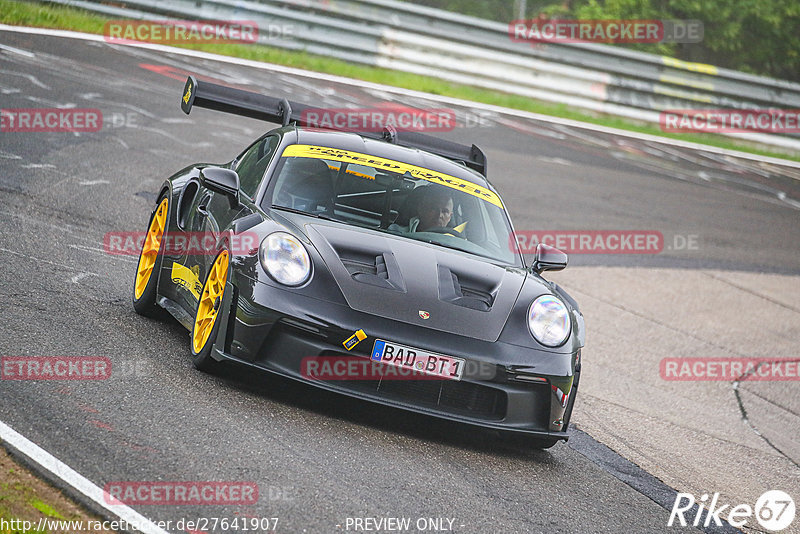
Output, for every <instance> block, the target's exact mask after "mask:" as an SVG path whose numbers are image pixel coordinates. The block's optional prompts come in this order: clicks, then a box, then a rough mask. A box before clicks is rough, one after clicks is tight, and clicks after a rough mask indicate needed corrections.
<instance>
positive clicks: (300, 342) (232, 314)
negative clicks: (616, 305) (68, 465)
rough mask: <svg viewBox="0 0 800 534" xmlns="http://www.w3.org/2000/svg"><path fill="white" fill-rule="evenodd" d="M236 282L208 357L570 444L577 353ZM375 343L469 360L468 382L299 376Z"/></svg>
mask: <svg viewBox="0 0 800 534" xmlns="http://www.w3.org/2000/svg"><path fill="white" fill-rule="evenodd" d="M240 281H241V282H244V289H243V290H242V291H239V290H238V289H237V288H235V287H234V285H229V288H228V291H226V298H225V302H223V310H225V311H226V315H227V317H222V319H223V323H222V325H221V328H220V331H219V334H218V337H217V342H216V344H215V346H214V351H213V356H214V358H215V359H217V360H231V361H235V362H238V363H240V364H244V365H248V366H252V367H256V368H258V369H262V370H266V371H270V372H273V373H276V374H279V375H282V376H285V377H288V378H292V379H295V380H299V381H301V382H304V383H307V384H311V385H314V386H316V387H320V388H323V389H326V390H329V391H335V392H338V393H342V394H345V395H349V396H352V397H357V398H361V399H365V400H369V401H372V402H376V403H380V404H383V405H387V406H392V407H396V408H402V409H406V410H410V411H414V412H417V413H422V414H427V415H430V416H434V417H440V418H445V419H448V420H451V421H458V422H461V423H466V424H471V425H477V426H480V427H484V428H490V429H495V430H500V431H513V432H516V433H522V434H528V435H531V436H534V437H540V438H549V439H560V440H565V441H566V440H567V439H568V435H567V433H566V427H567V422H568V420H569V413H568V412H569V410H571V408H572V405H573V403H574V396H575V395H576V393H577V387H576V386H577V381H576V380H575V379H576V373H575V369H576V368H578V369H579V357H580V351H577V352H576V353H575V354H559V353H553V352H546V351H538V350H536V349H530V348H526V347H519V346H516V345H511V344H508V343H502V342H494V343H490V342H484V341H480V340H475V339H470V338H466V337H464V336H458V335H454V334H447V333H442V332H437V331H433V330H431V329H429V328H423V327H420V326H416V325H411V324H406V323H400V322H397V321H389V320H387V319H384V318H382V317H376V316H372V315H369V314H365V313H361V312H356V311H354V310H352V309H351V308H349V307H348V306H344V305H341V304H337V303H332V302H328V301H323V300H318V299H314V298H310V297H307V296H303V295H298V294H297V293H294V292H292V291H289V290H284V289H279V288H276V287H272V286H268V285H265V284H263V283H253V282H254V281H252V280H250V279H246V280H240ZM248 281H249V282H248ZM237 287H242V285H238V286H237ZM266 303H269V305H266ZM357 330H363V331H364V332H365V333H366V334H367V338H366V339H364V340H363V341H361V342H360V343H358V344H357V345H356V346H355V347H354V348H352V350H350V351H347V350H346V349H345V347H344V346H343V345H342V343H343V342H344V341H345V340H346V339H348V338H349V337H351V336H352V335H353V333H354V332H355V331H357ZM376 339H384V340H388V341H392V342H395V343H399V344H403V345H409V346H412V347H417V348H420V349H424V350H428V351H430V352H434V353H439V354H446V355H449V356H453V357H458V358H463V359H465V360H466V361H467V366H466V369H465V372H464V376H463V377H462V380H460V381H454V380H413V379H404V380H390V379H387V378H383V379H377V380H361V379H359V380H316V379H313V378H310V377H308V376H306V375H305V374H304V373H303V369H302V365H301V362H302V360H303V359H304V358H309V357H312V358H317V359H320V361H322V359H325V358H334V359H335V358H340V357H361V358H364V359H365V360H369V358H370V352H371V349H372V347H373V344H374V342H375V340H376ZM470 364H474V365H470ZM470 369H474V370H476V371H474V372H473V371H470ZM487 370H488V372H487Z"/></svg>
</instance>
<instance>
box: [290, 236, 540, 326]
mask: <svg viewBox="0 0 800 534" xmlns="http://www.w3.org/2000/svg"><path fill="white" fill-rule="evenodd" d="M305 233H306V235H307V236H308V238H309V239H310V240H311V242H312V243H313V244H314V247H315V248H316V249H317V250H318V251H319V253H320V255H321V256H322V259H323V260H324V261H325V263H326V264H327V266H328V269H329V270H330V272H331V274H332V275H333V277H334V279H335V280H336V283H337V284H338V285H339V288H340V289H341V291H342V294H343V295H344V298H345V299H346V300H347V303H348V305H349V306H350V307H351V308H352V309H354V310H357V311H360V312H364V313H369V314H372V315H378V316H382V317H386V318H387V319H392V320H395V321H401V322H404V323H409V324H414V325H419V326H422V327H426V328H432V329H434V330H439V331H442V332H449V333H452V334H458V335H463V336H469V337H472V338H476V339H480V340H483V341H497V338H498V337H499V336H500V332H502V330H503V327H504V326H505V323H506V320H507V319H508V315H509V313H510V312H511V309H512V307H513V306H514V303H515V302H516V299H517V296H518V295H519V292H520V289H521V288H522V284H523V282H524V281H525V273H524V271H522V270H521V269H517V268H514V267H500V266H497V265H493V264H491V263H489V262H488V261H482V260H480V259H472V258H470V257H469V256H466V255H464V254H459V253H457V252H453V251H450V250H448V249H445V248H441V247H436V246H435V245H426V244H423V243H420V242H416V241H413V240H410V239H405V238H400V237H393V236H383V235H379V234H377V233H376V232H371V231H368V230H363V229H360V228H354V227H345V226H341V225H337V224H326V223H323V222H314V223H308V224H305Z"/></svg>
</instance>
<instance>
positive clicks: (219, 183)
mask: <svg viewBox="0 0 800 534" xmlns="http://www.w3.org/2000/svg"><path fill="white" fill-rule="evenodd" d="M200 181H201V182H202V184H203V185H204V186H205V187H207V188H208V189H210V190H211V191H214V192H215V193H220V194H221V195H225V196H226V197H228V202H229V203H230V205H231V209H236V208H238V207H239V175H238V174H236V171H233V170H231V169H223V168H221V167H206V168H205V169H202V170H201V171H200Z"/></svg>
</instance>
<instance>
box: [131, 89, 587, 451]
mask: <svg viewBox="0 0 800 534" xmlns="http://www.w3.org/2000/svg"><path fill="white" fill-rule="evenodd" d="M181 105H182V108H183V110H184V112H186V113H189V111H190V110H191V109H192V107H193V106H200V107H206V108H209V109H216V110H219V111H226V112H229V113H236V114H240V115H244V116H248V117H253V118H260V119H264V120H267V121H270V122H274V123H278V124H283V126H282V127H280V128H277V129H274V130H272V131H270V132H268V133H267V134H265V135H263V136H262V137H260V138H259V139H258V140H256V141H255V142H254V143H253V144H252V145H250V146H249V147H248V148H247V149H245V150H244V151H243V152H242V153H241V154H240V155H239V156H238V157H237V158H236V159H234V160H233V161H232V162H230V163H226V164H223V165H209V164H198V165H193V166H190V167H187V168H185V169H183V170H182V171H180V172H178V173H177V174H175V175H174V176H172V177H171V178H169V179H168V180H166V181H165V182H164V184H163V186H162V187H161V190H160V191H159V193H158V201H157V204H156V208H155V210H154V211H153V214H152V216H151V221H150V224H149V228H148V231H147V237H146V240H145V242H144V246H143V248H142V252H141V255H140V258H139V264H138V269H137V273H136V280H135V284H134V290H133V305H134V308H135V309H136V311H137V312H138V313H140V314H143V315H150V316H155V315H157V313H158V312H159V311H160V310H161V309H162V308H163V309H166V310H167V311H168V312H169V313H170V314H172V315H173V316H174V317H175V318H176V319H177V320H178V321H180V322H181V323H182V324H183V325H184V326H185V327H186V328H187V329H189V330H190V331H191V333H192V334H191V345H192V347H191V350H192V358H193V361H194V364H195V366H196V367H197V368H199V369H201V370H211V369H212V368H213V367H214V366H215V365H216V363H217V362H218V361H223V360H230V361H234V362H238V363H239V364H243V365H248V366H252V367H256V368H258V369H263V370H266V371H270V372H273V373H277V374H280V375H283V376H286V377H290V378H293V379H297V380H301V381H303V382H306V383H309V384H313V385H315V386H318V387H322V388H325V389H329V390H333V391H337V392H340V393H344V394H347V395H352V396H355V397H358V398H362V399H365V400H370V401H373V402H378V403H382V404H386V405H389V406H395V407H400V408H404V409H408V410H413V411H415V412H420V413H423V414H428V415H431V416H435V417H441V418H446V419H450V420H454V421H459V422H463V423H468V424H472V425H478V426H481V427H486V428H491V429H496V430H500V431H513V432H516V433H520V434H525V435H527V436H529V437H530V438H533V441H534V443H535V445H536V446H538V447H550V446H552V445H553V444H555V443H556V442H557V441H558V440H566V439H567V433H566V430H567V426H568V424H569V418H570V414H571V413H572V408H573V405H574V402H575V396H576V392H577V387H578V380H579V376H580V368H581V364H580V353H581V347H582V346H583V344H584V336H585V328H584V323H583V317H582V315H581V314H580V312H579V311H578V306H577V304H576V303H575V301H574V300H573V299H572V298H570V297H569V296H568V295H567V294H566V293H565V292H564V291H563V290H562V289H561V288H559V287H558V286H557V285H555V284H553V283H551V282H548V281H546V280H544V279H543V278H542V277H541V276H540V273H541V272H542V271H545V270H558V269H563V268H564V267H565V266H566V264H567V256H566V255H565V254H563V253H562V252H560V251H558V250H557V249H553V248H551V247H547V246H544V245H539V246H538V248H537V250H536V254H535V256H534V259H533V262H532V265H530V266H529V267H526V266H525V263H524V260H523V257H522V255H521V254H520V253H519V251H518V250H517V249H516V247H515V246H514V240H513V235H514V234H513V229H512V226H511V223H510V221H509V218H508V214H507V212H506V210H505V207H504V204H503V202H502V200H501V199H500V196H499V195H498V194H497V192H496V191H495V190H494V188H493V187H492V186H491V184H489V182H488V181H487V180H486V178H485V173H486V158H485V156H484V155H483V153H482V152H481V151H480V150H479V149H478V148H477V147H475V146H474V145H473V146H471V147H467V146H463V145H458V144H455V143H451V142H447V141H443V140H440V139H437V138H433V137H429V136H426V135H421V134H418V133H403V134H397V132H395V131H393V130H392V131H389V130H387V131H384V132H383V133H380V134H377V133H361V134H359V133H353V132H342V131H334V130H322V129H316V128H308V127H305V126H304V124H303V120H302V117H303V115H302V111H303V110H304V109H306V107H305V106H302V105H300V104H297V103H292V102H289V101H288V100H285V99H277V98H272V97H267V96H263V95H258V94H255V93H251V92H247V91H242V90H239V89H233V88H228V87H224V86H220V85H215V84H211V83H206V82H202V83H198V82H197V80H196V79H195V78H194V77H190V78H189V79H188V80H187V82H186V86H185V88H184V92H183V94H182V102H181ZM198 236H200V237H198ZM209 236H210V238H209ZM192 242H194V243H195V245H197V244H198V243H202V244H204V245H205V246H192V245H191V243H192ZM176 243H179V244H181V245H187V244H188V246H175V244H176Z"/></svg>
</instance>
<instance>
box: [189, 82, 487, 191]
mask: <svg viewBox="0 0 800 534" xmlns="http://www.w3.org/2000/svg"><path fill="white" fill-rule="evenodd" d="M194 106H198V107H201V108H207V109H214V110H217V111H224V112H225V113H232V114H234V115H241V116H243V117H250V118H251V119H259V120H263V121H266V122H272V123H276V124H281V125H283V126H287V125H288V124H290V123H295V124H297V125H298V126H308V124H307V123H306V122H305V121H304V119H303V117H304V114H303V111H305V110H306V109H309V108H311V107H312V106H308V105H305V104H298V103H297V102H290V101H289V100H287V99H285V98H276V97H273V96H266V95H262V94H259V93H253V92H251V91H244V90H242V89H235V88H233V87H226V86H224V85H218V84H215V83H210V82H205V81H204V82H202V83H201V82H198V81H197V79H195V77H194V76H189V78H188V79H187V80H186V85H185V86H184V88H183V96H182V97H181V109H182V110H183V112H184V113H186V114H187V115H188V114H189V112H190V111H191V110H192V107H194ZM348 131H350V130H348ZM354 133H358V134H359V135H362V136H364V137H369V138H372V139H381V140H384V141H387V142H389V143H394V144H397V145H401V146H405V147H410V148H418V149H420V150H425V151H427V152H431V153H433V154H437V155H439V156H442V157H444V158H447V159H450V160H453V161H459V162H462V163H464V164H465V165H466V166H467V167H469V168H471V169H474V170H476V171H478V172H479V173H481V174H482V175H483V176H486V155H485V154H484V153H483V151H482V150H481V149H480V148H478V147H477V146H475V145H472V146H471V147H470V146H466V145H461V144H458V143H453V142H451V141H446V140H444V139H439V138H437V137H433V136H430V135H425V134H421V133H418V132H403V133H402V134H401V135H398V133H397V132H396V131H395V130H394V129H392V128H387V129H385V130H384V131H383V133H376V132H354Z"/></svg>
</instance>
